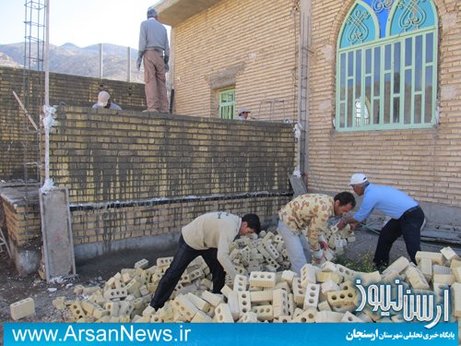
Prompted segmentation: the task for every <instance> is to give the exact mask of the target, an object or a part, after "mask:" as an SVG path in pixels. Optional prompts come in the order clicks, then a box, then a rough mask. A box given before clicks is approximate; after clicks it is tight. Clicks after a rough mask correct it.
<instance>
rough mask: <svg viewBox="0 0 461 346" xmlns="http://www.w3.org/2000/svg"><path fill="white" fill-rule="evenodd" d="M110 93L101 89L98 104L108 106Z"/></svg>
mask: <svg viewBox="0 0 461 346" xmlns="http://www.w3.org/2000/svg"><path fill="white" fill-rule="evenodd" d="M109 99H110V94H109V93H108V92H107V91H104V90H103V91H101V92H100V93H99V95H98V106H99V107H106V106H107V102H109Z"/></svg>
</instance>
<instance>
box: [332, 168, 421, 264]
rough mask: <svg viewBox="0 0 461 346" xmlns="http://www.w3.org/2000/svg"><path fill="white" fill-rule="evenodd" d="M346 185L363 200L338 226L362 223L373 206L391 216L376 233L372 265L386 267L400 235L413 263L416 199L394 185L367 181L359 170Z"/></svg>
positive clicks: (418, 214)
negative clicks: (376, 241)
mask: <svg viewBox="0 0 461 346" xmlns="http://www.w3.org/2000/svg"><path fill="white" fill-rule="evenodd" d="M350 185H351V186H352V189H353V190H354V192H355V193H356V194H357V195H359V196H362V195H363V201H362V204H361V205H360V208H359V210H358V211H357V212H356V213H355V214H354V215H353V216H352V217H346V218H344V219H343V220H341V222H340V223H339V225H338V227H339V228H340V229H341V228H343V227H344V226H345V225H346V224H357V223H359V222H362V221H364V220H365V219H366V218H367V217H368V216H369V215H370V214H371V212H372V211H373V210H375V209H376V210H378V211H380V212H382V213H383V214H385V215H386V216H389V217H391V219H390V220H389V221H388V222H387V223H386V224H385V225H384V227H383V228H382V230H381V233H380V235H379V239H378V244H377V246H376V251H375V256H374V259H373V262H374V263H375V265H376V267H377V268H378V269H383V268H384V267H387V266H388V264H389V252H390V251H391V248H392V244H393V243H394V241H396V240H397V238H399V237H400V236H401V235H402V236H403V239H404V240H405V245H406V247H407V252H408V255H409V256H410V259H411V260H412V261H413V262H414V263H416V260H415V255H416V252H418V251H420V250H421V244H420V242H421V227H422V225H423V223H424V212H423V210H422V209H421V207H420V206H419V204H418V202H416V201H415V200H414V199H413V198H411V197H410V196H408V195H407V194H406V193H404V192H402V191H400V190H398V189H396V188H394V187H391V186H384V185H377V184H371V183H370V182H369V181H368V178H367V177H366V175H365V174H363V173H356V174H353V175H352V177H351V181H350Z"/></svg>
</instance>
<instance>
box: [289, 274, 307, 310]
mask: <svg viewBox="0 0 461 346" xmlns="http://www.w3.org/2000/svg"><path fill="white" fill-rule="evenodd" d="M291 289H292V292H293V300H294V303H295V305H296V306H303V304H304V295H305V294H306V289H305V288H304V287H303V286H302V285H301V279H300V278H299V277H295V278H293V282H292V283H291Z"/></svg>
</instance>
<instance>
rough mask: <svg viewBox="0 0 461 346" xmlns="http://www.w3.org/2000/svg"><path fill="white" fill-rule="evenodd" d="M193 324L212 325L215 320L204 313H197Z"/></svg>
mask: <svg viewBox="0 0 461 346" xmlns="http://www.w3.org/2000/svg"><path fill="white" fill-rule="evenodd" d="M191 322H193V323H211V322H213V319H212V318H211V317H210V316H209V315H207V314H206V313H204V312H203V311H200V310H199V311H197V313H196V314H195V315H194V318H193V319H192V320H191Z"/></svg>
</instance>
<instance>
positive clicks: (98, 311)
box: [53, 229, 461, 323]
mask: <svg viewBox="0 0 461 346" xmlns="http://www.w3.org/2000/svg"><path fill="white" fill-rule="evenodd" d="M347 235H348V237H352V235H351V234H349V233H347ZM328 238H329V239H328V241H329V243H331V244H334V245H335V246H336V248H338V246H337V245H338V243H337V240H340V239H345V238H344V234H342V235H341V233H339V232H338V231H337V230H335V229H333V230H332V232H331V234H330V235H328ZM336 238H337V239H336ZM332 239H334V240H335V241H332ZM230 255H231V258H232V260H233V262H234V264H235V265H236V267H237V269H238V272H239V274H238V275H237V276H236V278H235V280H234V281H231V280H230V279H229V278H227V280H226V285H225V286H224V287H223V289H222V290H221V294H213V293H211V292H210V289H211V286H212V283H211V280H210V271H209V269H208V267H207V265H206V264H205V262H204V261H203V259H202V258H201V257H198V258H196V259H195V260H194V261H193V262H192V263H191V264H190V265H189V266H188V268H187V269H186V271H185V272H184V274H183V275H182V277H181V280H180V282H179V283H178V284H177V286H176V288H175V290H174V292H173V294H172V296H171V297H170V300H169V301H167V302H166V303H165V305H164V307H162V308H160V309H158V310H157V311H156V310H155V309H153V308H152V307H150V306H149V302H150V300H151V297H152V294H153V293H154V292H155V290H156V288H157V285H158V282H159V280H160V279H161V277H162V275H163V274H164V272H165V271H166V269H167V268H168V266H169V265H170V263H171V261H172V259H173V258H172V257H163V258H158V259H157V262H156V264H155V265H153V266H151V267H148V264H147V263H148V262H147V260H145V259H142V260H140V261H138V262H137V263H136V265H135V268H125V269H122V270H121V271H120V272H119V273H117V274H116V275H114V276H113V277H111V278H110V279H109V280H107V282H106V283H105V285H104V287H102V288H100V287H98V286H96V287H87V288H85V287H82V286H77V287H76V288H75V292H76V294H77V295H79V298H78V299H76V300H72V301H70V300H64V299H63V298H62V297H61V298H58V299H56V300H55V302H53V304H54V306H56V307H59V308H60V309H65V310H66V312H67V317H68V320H69V321H76V322H94V321H96V322H244V323H245V322H306V323H312V322H402V321H404V319H403V318H402V316H401V314H398V313H391V314H387V315H386V314H382V315H381V314H380V312H379V311H378V310H377V309H373V308H372V307H365V308H364V306H365V305H364V304H363V299H364V292H365V289H364V288H363V287H372V286H374V287H377V288H378V287H380V286H382V285H386V284H395V283H399V285H404V286H405V290H406V291H405V292H407V291H408V290H412V291H414V292H424V294H426V293H427V294H431V295H433V296H434V297H435V299H436V301H437V302H440V301H441V299H442V298H443V296H444V294H445V295H446V293H444V292H445V291H444V289H445V288H449V287H450V286H451V299H452V300H453V301H452V303H453V310H452V313H451V315H450V320H451V321H453V320H455V318H456V319H457V318H458V317H461V259H460V258H459V257H458V256H457V255H456V253H455V252H454V251H453V250H452V249H451V248H448V247H447V248H444V249H442V250H441V251H440V253H435V252H418V254H417V256H416V259H417V261H418V265H414V264H413V263H410V262H409V261H408V260H407V259H406V258H404V257H400V258H399V259H397V260H396V261H395V262H393V263H392V264H391V265H390V266H389V267H388V268H387V269H386V270H384V271H383V272H382V273H379V272H378V271H375V272H370V273H365V272H356V271H354V270H352V269H350V268H347V267H345V266H343V265H340V264H335V263H333V262H331V261H326V262H324V263H323V264H322V265H320V266H318V267H317V266H314V265H311V264H306V265H305V266H304V267H303V268H302V270H301V274H300V275H299V276H298V275H297V274H296V273H294V272H292V271H290V270H288V269H287V268H288V267H289V265H290V263H289V261H288V259H287V254H286V249H285V248H284V244H283V241H282V239H281V236H280V235H277V234H275V233H272V232H261V234H260V237H259V238H257V239H249V238H246V237H245V238H241V239H237V240H236V241H235V242H234V243H233V245H232V247H231V252H230ZM375 284H376V285H375ZM368 285H371V286H368ZM402 287H403V286H402ZM448 292H450V291H448ZM418 294H420V293H418ZM359 306H361V309H360V308H359Z"/></svg>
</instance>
